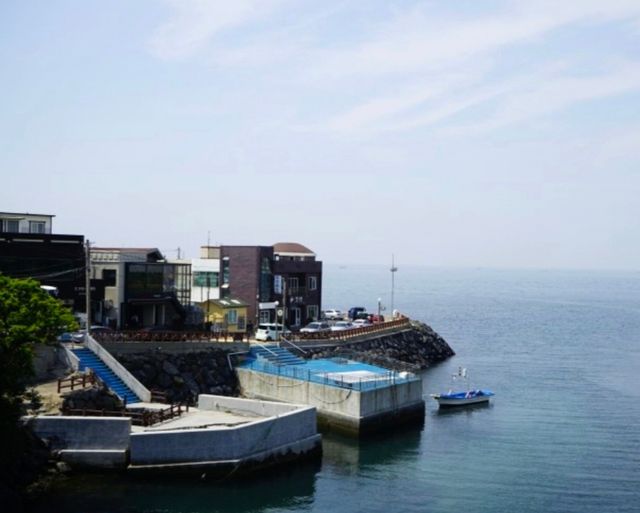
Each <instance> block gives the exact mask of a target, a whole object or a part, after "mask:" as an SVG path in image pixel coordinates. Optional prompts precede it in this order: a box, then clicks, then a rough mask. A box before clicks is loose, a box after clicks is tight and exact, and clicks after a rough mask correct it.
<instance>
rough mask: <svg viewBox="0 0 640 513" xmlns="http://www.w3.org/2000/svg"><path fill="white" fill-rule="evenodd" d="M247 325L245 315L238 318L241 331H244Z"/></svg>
mask: <svg viewBox="0 0 640 513" xmlns="http://www.w3.org/2000/svg"><path fill="white" fill-rule="evenodd" d="M246 326H247V325H246V323H245V319H244V315H241V316H240V317H238V329H239V330H243V329H245V328H246Z"/></svg>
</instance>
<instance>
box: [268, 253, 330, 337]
mask: <svg viewBox="0 0 640 513" xmlns="http://www.w3.org/2000/svg"><path fill="white" fill-rule="evenodd" d="M273 274H274V289H275V290H274V300H275V301H278V304H279V307H280V309H282V310H283V311H284V315H285V324H286V325H287V326H289V327H293V328H296V327H299V326H303V325H305V324H307V323H309V322H311V321H315V320H318V319H319V318H320V313H321V308H322V262H320V261H318V260H316V254H315V253H314V252H313V251H311V250H310V249H309V248H307V247H305V246H303V245H302V244H298V243H297V242H279V243H277V244H274V245H273Z"/></svg>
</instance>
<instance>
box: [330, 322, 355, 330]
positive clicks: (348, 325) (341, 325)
mask: <svg viewBox="0 0 640 513" xmlns="http://www.w3.org/2000/svg"><path fill="white" fill-rule="evenodd" d="M353 328H355V326H354V325H353V323H352V322H351V321H338V322H336V323H335V324H334V325H333V326H331V331H345V330H351V329H353Z"/></svg>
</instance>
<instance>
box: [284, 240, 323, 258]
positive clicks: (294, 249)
mask: <svg viewBox="0 0 640 513" xmlns="http://www.w3.org/2000/svg"><path fill="white" fill-rule="evenodd" d="M273 252H274V254H279V255H308V256H315V255H316V254H315V253H314V252H313V251H311V250H310V249H309V248H308V247H306V246H303V245H302V244H299V243H297V242H276V243H275V244H274V245H273Z"/></svg>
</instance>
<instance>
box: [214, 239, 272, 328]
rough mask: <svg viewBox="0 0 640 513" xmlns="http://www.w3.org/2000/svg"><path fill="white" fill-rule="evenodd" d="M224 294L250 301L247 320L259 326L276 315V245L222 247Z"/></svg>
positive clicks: (221, 285) (226, 296)
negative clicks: (274, 294)
mask: <svg viewBox="0 0 640 513" xmlns="http://www.w3.org/2000/svg"><path fill="white" fill-rule="evenodd" d="M220 257H221V260H220V273H221V275H222V276H221V284H220V293H221V297H222V298H223V299H224V298H229V297H234V298H236V299H239V300H241V301H243V302H244V303H246V304H247V323H248V324H251V326H256V325H257V324H258V322H260V319H262V318H264V316H265V313H264V312H267V313H266V315H269V314H270V315H274V303H273V302H274V299H273V273H272V263H273V248H272V247H271V246H220Z"/></svg>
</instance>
